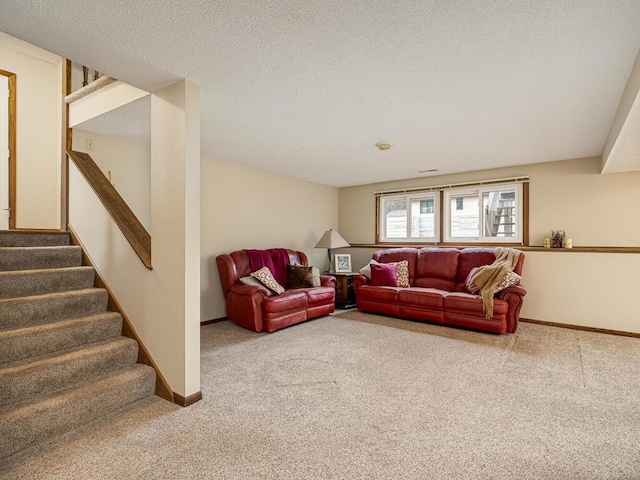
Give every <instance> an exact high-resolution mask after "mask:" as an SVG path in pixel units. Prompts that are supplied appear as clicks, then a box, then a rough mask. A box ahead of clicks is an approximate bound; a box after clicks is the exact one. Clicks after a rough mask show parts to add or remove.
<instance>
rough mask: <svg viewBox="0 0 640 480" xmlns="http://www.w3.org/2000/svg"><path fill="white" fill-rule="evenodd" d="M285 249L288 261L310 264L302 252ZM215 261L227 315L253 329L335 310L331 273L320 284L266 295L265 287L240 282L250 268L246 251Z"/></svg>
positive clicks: (281, 325) (268, 329)
mask: <svg viewBox="0 0 640 480" xmlns="http://www.w3.org/2000/svg"><path fill="white" fill-rule="evenodd" d="M274 250H276V249H272V250H267V252H271V251H274ZM287 253H288V255H289V263H290V264H292V265H293V264H298V265H303V266H305V267H306V266H308V265H309V261H308V259H307V256H306V255H305V254H304V253H303V252H296V251H293V250H287ZM274 261H276V257H275V256H274ZM216 263H217V264H218V272H219V274H220V282H221V284H222V291H223V292H224V296H225V300H226V307H227V318H228V319H229V320H231V321H233V322H235V323H237V324H238V325H240V326H242V327H245V328H248V329H249V330H253V331H254V332H262V331H265V332H275V331H276V330H279V329H281V328H284V327H288V326H289V325H294V324H296V323H300V322H304V321H305V320H309V319H311V318H316V317H322V316H324V315H328V314H330V313H333V311H334V310H335V305H334V301H335V293H336V290H335V284H336V279H335V278H334V277H331V276H328V275H321V276H320V286H319V287H309V288H296V289H292V290H286V291H285V292H284V293H282V294H280V295H271V296H269V295H268V291H267V289H266V287H263V286H255V285H243V284H242V283H241V282H240V278H242V277H246V276H249V274H250V273H251V271H252V270H251V264H250V260H249V255H248V254H247V252H246V251H244V250H238V251H236V252H232V253H230V254H225V255H219V256H218V257H216Z"/></svg>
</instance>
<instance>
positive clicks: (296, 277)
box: [287, 265, 313, 290]
mask: <svg viewBox="0 0 640 480" xmlns="http://www.w3.org/2000/svg"><path fill="white" fill-rule="evenodd" d="M309 287H313V267H303V266H302V265H287V290H289V289H291V288H309Z"/></svg>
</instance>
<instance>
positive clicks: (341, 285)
mask: <svg viewBox="0 0 640 480" xmlns="http://www.w3.org/2000/svg"><path fill="white" fill-rule="evenodd" d="M329 275H333V276H334V277H336V308H340V309H342V310H347V309H349V308H356V289H355V288H354V286H353V276H354V275H356V273H330V274H329Z"/></svg>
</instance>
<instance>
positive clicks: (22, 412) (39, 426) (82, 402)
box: [0, 364, 155, 458]
mask: <svg viewBox="0 0 640 480" xmlns="http://www.w3.org/2000/svg"><path fill="white" fill-rule="evenodd" d="M154 384H155V372H154V370H153V369H152V368H151V367H148V366H146V365H141V364H136V365H134V366H132V367H130V368H127V369H125V370H119V371H116V372H113V373H110V374H107V375H105V376H103V377H99V378H98V379H94V380H92V381H89V382H87V383H85V384H83V385H81V386H77V388H73V389H70V390H66V391H62V392H58V393H57V394H55V395H53V396H49V397H44V398H41V399H40V398H39V399H38V400H37V401H35V402H33V403H28V402H27V403H22V404H16V405H15V406H13V407H10V408H9V409H7V410H5V411H3V412H2V413H0V458H6V457H9V456H11V455H13V454H15V453H17V452H19V451H20V450H23V449H25V448H28V447H31V446H33V445H35V444H37V443H39V442H41V441H43V440H46V439H49V438H52V437H54V436H57V435H61V434H63V433H65V432H67V431H69V430H72V429H74V428H77V427H79V426H81V425H84V424H86V423H89V422H91V421H93V420H95V419H97V418H99V417H101V416H104V415H106V414H108V413H110V412H113V411H114V410H117V409H119V408H122V407H124V406H126V405H128V404H130V403H132V402H135V401H137V400H140V399H142V398H144V397H146V396H148V395H152V394H153V391H154Z"/></svg>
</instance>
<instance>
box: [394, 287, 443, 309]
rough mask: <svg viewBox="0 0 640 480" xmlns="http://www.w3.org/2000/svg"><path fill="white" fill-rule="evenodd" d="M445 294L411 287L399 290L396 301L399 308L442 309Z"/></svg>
mask: <svg viewBox="0 0 640 480" xmlns="http://www.w3.org/2000/svg"><path fill="white" fill-rule="evenodd" d="M446 293H447V292H444V291H442V290H436V289H435V288H419V287H411V288H405V289H404V290H400V292H399V293H398V301H399V302H400V306H401V307H403V306H407V307H414V308H415V307H418V308H427V309H437V310H442V309H444V296H445V295H446Z"/></svg>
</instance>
